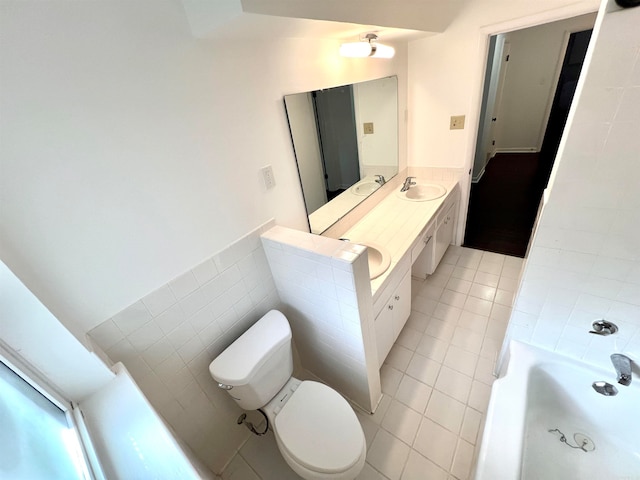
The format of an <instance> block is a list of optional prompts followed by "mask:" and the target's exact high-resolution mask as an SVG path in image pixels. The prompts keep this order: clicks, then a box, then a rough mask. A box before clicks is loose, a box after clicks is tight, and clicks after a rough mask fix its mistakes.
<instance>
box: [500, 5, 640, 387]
mask: <svg viewBox="0 0 640 480" xmlns="http://www.w3.org/2000/svg"><path fill="white" fill-rule="evenodd" d="M608 3H609V9H610V10H612V13H608V14H607V15H606V16H604V18H603V21H602V25H601V28H600V31H599V33H598V32H597V28H598V27H596V30H594V35H597V40H596V43H595V48H594V49H593V50H591V51H590V52H589V53H587V60H586V62H585V66H587V65H588V66H587V67H586V68H587V73H586V76H583V77H582V78H581V80H580V83H579V84H578V90H577V93H576V98H577V100H575V101H574V105H573V107H572V111H571V112H570V114H569V123H568V126H567V128H566V129H565V136H564V137H563V140H562V143H561V145H560V150H559V152H558V160H556V164H555V167H554V171H553V173H552V184H551V190H550V194H549V199H548V201H547V203H546V205H545V207H544V210H543V211H542V214H541V217H540V219H539V225H538V228H537V231H536V233H535V237H534V240H533V244H532V248H531V253H530V256H529V259H528V261H527V263H526V267H525V270H524V274H523V279H522V284H521V287H520V291H519V293H518V296H517V299H516V303H515V307H514V314H513V316H512V319H511V323H510V327H509V331H508V336H507V338H513V339H517V340H522V341H525V342H530V343H532V344H534V345H538V346H541V347H543V348H547V349H549V350H556V351H558V352H561V353H563V354H565V355H569V356H571V357H575V358H580V359H583V360H584V361H587V362H590V363H594V364H598V365H600V366H602V367H604V368H611V372H612V378H615V377H614V372H613V367H611V365H610V360H609V355H610V354H611V353H614V352H617V351H619V352H626V353H628V354H630V356H632V357H633V358H635V359H636V360H637V361H640V254H639V252H640V224H639V223H638V210H639V209H640V190H639V189H638V178H640V163H639V162H638V153H639V152H640V136H638V125H639V124H640V30H638V24H639V23H640V8H632V9H628V10H619V8H618V7H617V6H615V4H614V2H613V0H611V1H609V2H608ZM592 47H593V45H592V46H591V47H590V48H592ZM590 56H591V61H590V64H589V63H587V62H589V57H590ZM583 73H584V70H583ZM599 318H606V319H607V320H610V321H612V322H614V323H616V324H617V325H618V326H619V327H620V331H619V332H618V333H617V334H616V335H611V336H609V337H601V336H596V335H592V334H589V333H588V331H589V330H590V328H591V322H593V321H594V320H596V319H599Z"/></svg>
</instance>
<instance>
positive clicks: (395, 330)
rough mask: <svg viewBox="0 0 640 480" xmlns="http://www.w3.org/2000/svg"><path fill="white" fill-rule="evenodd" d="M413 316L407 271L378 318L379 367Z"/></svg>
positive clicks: (409, 273)
mask: <svg viewBox="0 0 640 480" xmlns="http://www.w3.org/2000/svg"><path fill="white" fill-rule="evenodd" d="M410 314H411V271H407V273H406V274H405V275H404V277H403V278H402V280H401V281H400V284H399V285H398V287H397V288H396V289H395V291H394V292H393V294H392V295H391V297H389V299H388V300H387V303H386V304H385V306H384V307H383V308H382V311H381V312H380V313H379V314H378V316H377V317H376V324H375V325H376V346H377V347H378V364H379V365H378V366H380V367H381V366H382V364H383V363H384V359H385V358H387V355H389V351H390V350H391V347H392V346H393V343H394V342H395V341H396V339H397V338H398V335H400V331H401V330H402V329H403V328H404V324H405V323H407V319H408V318H409V315H410Z"/></svg>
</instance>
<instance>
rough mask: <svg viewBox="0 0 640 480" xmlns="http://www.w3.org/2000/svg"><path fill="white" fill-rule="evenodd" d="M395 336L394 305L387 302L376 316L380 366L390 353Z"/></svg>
mask: <svg viewBox="0 0 640 480" xmlns="http://www.w3.org/2000/svg"><path fill="white" fill-rule="evenodd" d="M394 341H395V338H394V336H393V305H392V304H391V303H387V304H386V305H385V306H384V308H383V309H382V311H381V312H380V313H379V314H378V316H377V317H376V346H377V348H378V367H381V366H382V364H383V363H384V359H385V358H387V355H389V351H390V350H391V347H392V346H393V342H394Z"/></svg>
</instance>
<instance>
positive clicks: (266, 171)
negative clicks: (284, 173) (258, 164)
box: [260, 165, 276, 190]
mask: <svg viewBox="0 0 640 480" xmlns="http://www.w3.org/2000/svg"><path fill="white" fill-rule="evenodd" d="M260 171H261V172H262V180H264V186H265V187H266V189H267V190H269V189H270V188H273V187H275V186H276V177H274V176H273V168H272V167H271V165H267V166H266V167H262V168H261V169H260Z"/></svg>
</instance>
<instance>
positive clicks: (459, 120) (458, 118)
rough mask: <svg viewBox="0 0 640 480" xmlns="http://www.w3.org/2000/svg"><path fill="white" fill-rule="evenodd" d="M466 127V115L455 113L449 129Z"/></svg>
mask: <svg viewBox="0 0 640 480" xmlns="http://www.w3.org/2000/svg"><path fill="white" fill-rule="evenodd" d="M463 128H464V115H454V116H452V117H451V121H450V123H449V130H462V129H463Z"/></svg>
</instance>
